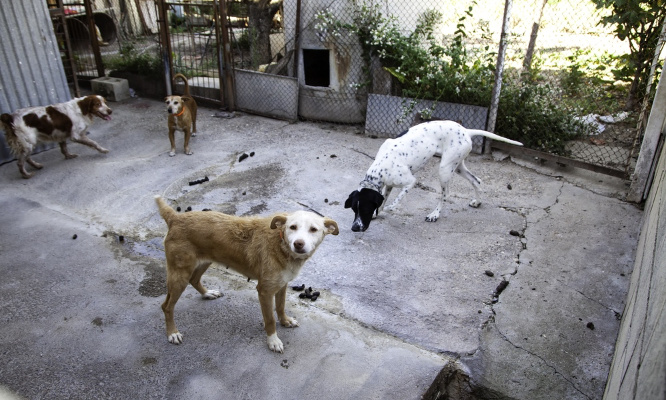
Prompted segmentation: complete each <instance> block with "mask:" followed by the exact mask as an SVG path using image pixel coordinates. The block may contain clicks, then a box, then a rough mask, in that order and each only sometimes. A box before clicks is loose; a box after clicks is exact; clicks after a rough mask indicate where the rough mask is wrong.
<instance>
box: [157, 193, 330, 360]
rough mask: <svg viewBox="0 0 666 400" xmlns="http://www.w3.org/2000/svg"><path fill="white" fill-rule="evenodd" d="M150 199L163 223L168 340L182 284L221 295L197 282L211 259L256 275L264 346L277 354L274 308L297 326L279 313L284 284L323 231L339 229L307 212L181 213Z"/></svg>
mask: <svg viewBox="0 0 666 400" xmlns="http://www.w3.org/2000/svg"><path fill="white" fill-rule="evenodd" d="M155 201H156V202H157V207H158V208H159V212H160V215H161V216H162V218H164V220H165V221H166V223H167V226H168V228H169V231H168V232H167V235H166V237H165V238H164V253H165V255H166V270H167V295H166V299H165V300H164V303H162V311H163V312H164V319H165V321H166V332H167V339H168V340H169V342H170V343H173V344H180V343H182V342H183V335H182V334H181V333H180V332H179V331H178V329H177V328H176V324H175V322H174V319H173V310H174V307H175V305H176V302H177V301H178V298H179V297H180V295H181V294H182V293H183V291H184V290H185V288H186V287H187V285H188V283H189V284H191V285H192V286H193V287H194V288H195V289H196V290H197V291H198V292H199V293H201V296H202V297H203V298H204V299H216V298H218V297H220V296H222V294H221V293H220V292H219V291H217V290H208V289H206V288H205V287H204V286H203V285H202V284H201V276H202V275H203V274H204V272H206V270H207V269H208V267H209V266H210V265H211V263H213V262H216V263H220V264H223V265H225V266H227V267H229V268H231V269H233V270H235V271H237V272H239V273H241V274H243V275H245V276H247V277H248V278H249V279H256V280H257V292H258V293H259V303H260V305H261V313H262V315H263V319H264V330H265V331H266V335H267V342H268V348H269V349H271V350H273V351H277V352H280V353H282V352H283V351H284V345H283V344H282V341H281V340H280V339H279V338H278V336H277V333H276V326H275V325H276V324H275V314H274V310H275V311H277V315H278V319H279V321H280V324H282V326H285V327H287V328H291V327H296V326H298V321H296V320H295V319H294V318H291V317H289V316H287V314H286V313H285V301H286V296H287V284H288V283H289V281H291V280H293V279H294V278H296V276H297V275H298V273H299V272H300V270H301V268H302V267H303V264H305V262H306V261H307V260H308V259H309V258H310V257H311V256H312V255H313V254H314V252H315V250H317V247H318V246H319V244H321V242H322V241H323V240H324V237H325V236H326V235H328V234H333V235H337V234H338V233H339V230H338V224H337V223H336V222H335V221H333V220H332V219H330V218H324V217H320V216H319V215H317V214H315V213H312V212H308V211H296V212H294V213H291V214H276V215H274V216H272V217H236V216H233V215H227V214H223V213H219V212H214V211H193V212H188V213H182V214H181V213H177V212H176V211H174V209H173V208H171V207H169V206H168V205H167V204H166V202H165V201H164V200H163V199H162V198H161V197H160V196H156V197H155Z"/></svg>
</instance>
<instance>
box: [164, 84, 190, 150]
mask: <svg viewBox="0 0 666 400" xmlns="http://www.w3.org/2000/svg"><path fill="white" fill-rule="evenodd" d="M173 78H174V80H175V79H176V78H181V79H182V80H183V81H184V82H185V93H184V94H183V95H182V96H176V95H173V96H167V97H166V98H165V99H164V102H165V103H166V105H167V112H168V113H169V120H168V122H169V141H171V151H170V152H169V156H171V157H173V156H175V155H176V138H175V136H174V135H175V132H176V130H179V131H182V132H183V133H185V146H184V147H185V154H187V155H192V151H191V150H190V137H192V136H196V132H197V102H196V101H194V99H193V98H192V96H191V95H190V85H189V83H188V82H187V78H186V77H185V75H183V74H176V75H175V76H174V77H173Z"/></svg>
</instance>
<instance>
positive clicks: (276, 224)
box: [271, 215, 287, 229]
mask: <svg viewBox="0 0 666 400" xmlns="http://www.w3.org/2000/svg"><path fill="white" fill-rule="evenodd" d="M286 223H287V216H286V215H276V216H275V217H273V220H272V221H271V229H278V228H281V227H283V226H284V225H285V224H286Z"/></svg>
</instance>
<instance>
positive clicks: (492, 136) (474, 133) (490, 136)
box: [467, 129, 523, 146]
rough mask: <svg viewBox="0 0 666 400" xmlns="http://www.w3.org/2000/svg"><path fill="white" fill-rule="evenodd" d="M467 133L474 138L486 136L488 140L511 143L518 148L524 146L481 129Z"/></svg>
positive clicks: (469, 130)
mask: <svg viewBox="0 0 666 400" xmlns="http://www.w3.org/2000/svg"><path fill="white" fill-rule="evenodd" d="M467 132H468V133H469V134H470V135H472V136H485V137H487V138H488V139H492V140H497V141H500V142H505V143H511V144H513V145H516V146H522V145H523V144H522V143H520V142H516V141H515V140H511V139H507V138H505V137H503V136H500V135H496V134H494V133H492V132H488V131H482V130H479V129H468V130H467Z"/></svg>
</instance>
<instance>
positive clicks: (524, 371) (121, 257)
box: [0, 99, 642, 399]
mask: <svg viewBox="0 0 666 400" xmlns="http://www.w3.org/2000/svg"><path fill="white" fill-rule="evenodd" d="M110 105H111V106H112V107H113V108H114V114H113V120H112V121H108V122H107V121H99V120H98V121H96V123H95V125H93V127H92V128H91V129H90V137H91V138H92V139H94V140H96V141H97V142H99V143H100V144H101V145H102V146H104V147H107V148H109V149H110V150H111V151H110V153H108V154H106V155H104V154H99V153H97V152H95V151H94V150H92V149H89V148H87V147H83V146H80V145H77V144H71V145H70V151H72V152H74V153H78V154H79V157H78V158H76V159H73V160H64V159H63V157H62V155H61V154H60V152H59V150H57V149H54V150H49V151H47V152H44V153H41V154H39V155H37V156H35V157H34V158H35V160H37V161H39V162H40V163H42V164H44V169H43V170H41V171H37V173H36V174H35V176H34V177H33V178H32V179H30V180H24V179H22V178H21V177H20V175H19V173H18V170H17V168H16V163H8V164H5V165H3V166H1V167H0V182H1V184H2V188H3V189H2V195H1V196H0V206H1V207H2V209H3V210H4V211H5V212H3V213H2V214H0V226H2V229H0V253H1V254H2V257H1V258H0V272H1V273H2V276H3V279H1V280H0V299H2V301H1V302H0V318H1V322H2V323H1V324H0V358H1V359H2V360H3V363H0V385H4V386H5V388H6V389H8V390H9V391H10V392H11V393H15V394H17V395H19V396H21V397H25V398H30V399H47V398H48V399H55V398H141V399H148V398H157V399H182V398H188V399H198V398H225V399H227V398H229V399H259V398H269V397H275V398H285V399H290V398H294V399H296V398H306V397H316V398H319V399H346V398H355V399H389V398H391V399H393V398H395V399H418V398H421V397H422V396H423V395H424V394H425V393H426V392H428V394H427V397H429V398H436V397H437V395H438V393H439V398H448V397H450V398H464V397H463V396H464V395H469V393H472V394H471V395H470V396H472V395H473V396H476V397H477V398H515V399H599V398H601V396H602V394H603V389H604V385H605V382H606V377H607V374H608V369H609V365H610V361H611V357H612V354H613V349H614V344H615V338H616V336H617V332H618V328H619V323H620V317H621V314H622V312H623V307H624V302H625V295H626V292H627V288H628V285H629V281H630V277H631V272H632V267H633V261H634V251H635V246H636V242H637V238H638V228H639V223H640V219H641V216H642V211H641V210H640V209H638V208H637V207H636V206H634V205H632V204H628V203H625V202H623V201H622V197H623V195H624V193H625V192H626V190H627V187H626V185H625V182H623V181H621V180H618V179H615V178H611V177H607V176H603V175H598V174H594V173H589V172H586V171H581V170H575V169H572V168H562V167H559V166H556V165H555V166H550V165H548V164H546V165H540V164H538V163H534V162H533V160H520V159H506V158H503V157H501V155H500V154H497V153H496V154H495V156H496V159H494V158H493V157H490V156H479V155H471V156H470V157H469V158H468V161H467V166H468V168H469V169H470V170H471V171H472V172H474V173H475V174H476V175H477V176H479V178H481V179H482V180H483V181H484V189H485V198H484V202H483V205H482V206H481V207H480V208H478V209H474V208H470V207H468V206H467V203H468V201H469V198H470V196H471V195H472V193H473V190H472V188H471V186H469V184H468V183H467V182H466V181H464V180H463V179H460V178H459V177H455V178H454V180H453V182H452V185H451V194H452V201H451V202H450V203H449V204H448V205H447V206H446V207H445V210H444V211H443V215H442V218H440V220H439V221H438V222H436V223H427V222H425V221H424V218H425V216H426V215H427V214H428V213H429V212H430V211H431V210H432V208H434V206H435V204H436V201H437V197H438V192H439V190H440V189H439V187H438V186H439V184H438V179H437V176H436V165H437V162H438V159H436V158H435V159H433V160H432V161H431V163H430V164H429V165H427V166H426V167H425V168H424V169H423V170H422V171H420V172H419V173H418V178H419V182H420V183H419V185H418V188H417V189H416V190H413V191H411V192H410V194H408V195H407V196H406V197H405V199H404V201H403V202H402V205H401V207H400V208H399V210H398V211H396V212H392V213H386V214H383V215H380V216H379V217H378V218H377V219H376V220H375V221H374V222H373V223H372V225H371V226H370V229H369V230H368V231H366V232H365V233H354V232H352V231H351V230H350V227H351V222H352V219H353V213H352V212H351V211H350V210H347V209H344V207H343V205H344V202H345V200H346V198H347V196H348V194H349V193H350V192H351V191H353V190H355V189H356V188H357V186H358V183H359V182H360V180H361V179H362V178H363V176H364V174H365V171H366V169H367V168H368V166H369V165H370V163H371V161H372V157H374V154H375V152H376V151H377V149H378V148H379V146H380V145H381V143H382V140H381V139H371V138H368V137H366V136H364V135H362V134H360V133H359V132H358V130H359V128H357V127H346V126H338V125H331V124H315V123H305V122H300V123H288V122H284V121H278V120H272V119H267V118H263V117H258V116H252V115H246V114H239V115H238V116H236V117H235V118H232V119H221V118H216V117H214V115H215V113H216V111H215V110H211V109H206V108H203V107H202V108H200V111H199V121H198V124H197V125H198V127H199V134H198V136H197V137H196V138H194V139H193V141H192V143H191V145H192V149H193V151H194V155H192V156H186V155H184V154H183V152H182V136H180V135H179V136H178V138H179V139H178V146H179V148H178V154H177V155H176V156H175V157H169V156H168V151H169V141H168V138H167V131H166V113H165V110H164V106H163V103H161V102H159V101H152V100H146V99H129V100H126V101H124V102H121V103H111V104H110ZM251 152H253V153H254V155H253V156H251V157H248V158H246V159H244V160H243V161H239V157H240V156H241V155H242V154H243V153H247V154H248V155H249V154H251ZM204 176H208V177H209V179H210V180H209V182H206V183H204V184H200V185H194V186H190V185H189V182H190V181H194V180H197V179H200V178H203V177H204ZM156 194H160V195H162V196H164V197H165V198H166V199H168V200H169V201H171V203H172V204H173V205H178V206H181V207H182V208H186V207H188V206H190V207H192V209H193V210H201V209H203V208H211V209H213V210H218V211H223V212H227V213H233V214H236V215H247V214H270V213H273V212H277V211H291V210H296V209H312V210H316V211H317V212H320V213H322V214H325V215H327V216H329V217H332V218H334V219H335V220H336V221H337V222H338V223H339V226H340V228H341V232H340V235H338V236H328V237H327V238H326V239H325V241H324V242H323V243H322V245H321V246H320V249H319V250H318V252H317V253H316V254H315V256H314V257H313V258H312V259H311V260H310V261H309V262H308V263H307V264H306V266H305V267H304V268H303V270H302V272H301V275H300V276H299V277H298V278H297V279H296V280H295V281H294V282H293V283H294V284H301V283H303V284H305V285H307V286H311V287H313V288H315V289H316V290H319V291H320V292H321V293H322V295H321V297H320V298H319V299H318V300H317V301H316V302H311V301H310V300H303V299H299V298H298V293H297V292H294V291H291V290H290V291H289V293H288V299H287V307H288V310H289V312H290V313H291V315H293V316H294V317H296V318H297V319H298V320H299V322H300V327H298V328H296V329H286V328H282V327H278V335H279V336H280V338H281V339H282V341H283V342H285V352H284V353H283V354H276V353H272V352H271V351H269V350H268V348H267V346H266V340H265V334H264V332H263V329H262V325H261V324H262V318H261V312H260V309H259V304H258V301H257V298H256V297H257V296H256V290H255V285H256V282H248V281H247V280H246V279H245V278H244V277H242V276H239V275H237V274H235V273H232V272H230V271H228V270H226V269H225V268H224V267H223V266H214V267H212V268H211V269H209V272H208V273H207V274H206V275H205V276H204V282H205V284H206V285H207V286H208V287H209V288H219V289H221V290H222V291H223V292H224V296H223V297H222V298H220V299H217V300H213V301H204V300H202V299H201V298H200V296H199V295H198V293H197V292H196V291H195V290H194V289H193V288H191V287H189V288H188V289H187V290H186V292H185V294H184V295H183V297H182V298H181V300H180V301H179V302H178V304H177V306H176V312H175V313H176V322H177V324H178V326H179V328H180V330H181V332H182V333H183V334H184V337H185V343H184V344H182V345H180V346H174V345H171V344H169V343H168V342H167V340H166V334H165V331H164V320H163V314H162V311H161V309H160V304H161V302H162V301H163V300H164V295H165V293H166V289H165V285H164V281H165V272H164V255H163V249H162V243H161V241H162V237H163V235H164V234H165V233H166V225H165V224H164V222H163V221H162V219H161V218H160V217H159V215H158V214H157V210H156V207H155V204H154V200H153V196H154V195H156ZM75 235H76V238H75ZM120 236H122V237H123V240H122V241H120ZM503 281H507V282H508V286H505V285H506V284H503V283H502V282H503ZM501 286H505V288H503V290H500V291H499V292H498V288H501ZM442 371H444V372H442ZM440 372H442V373H440ZM436 378H437V379H436ZM429 389H430V390H429ZM492 396H495V397H492Z"/></svg>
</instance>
